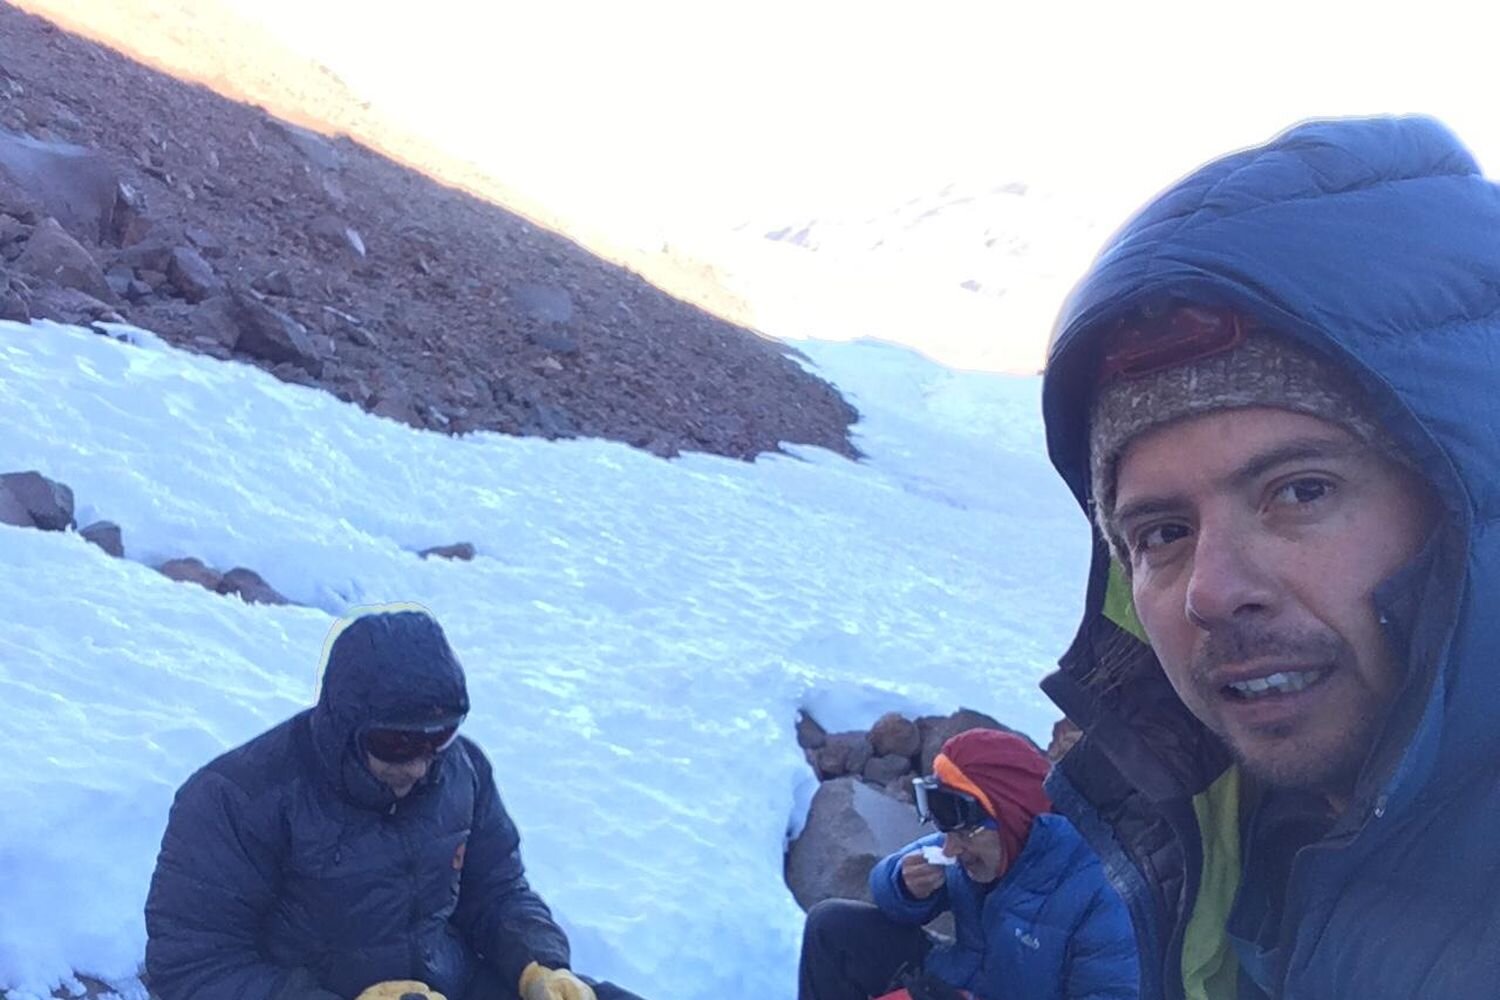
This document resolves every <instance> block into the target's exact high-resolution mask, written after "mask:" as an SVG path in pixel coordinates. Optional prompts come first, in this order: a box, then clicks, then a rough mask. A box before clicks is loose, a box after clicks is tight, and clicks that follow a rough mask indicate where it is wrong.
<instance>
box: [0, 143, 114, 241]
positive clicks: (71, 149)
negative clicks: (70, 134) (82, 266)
mask: <svg viewBox="0 0 1500 1000" xmlns="http://www.w3.org/2000/svg"><path fill="white" fill-rule="evenodd" d="M125 190H127V191H128V188H127V189H125ZM121 192H122V185H121V181H120V177H119V175H118V174H117V173H116V171H115V169H114V168H113V167H112V166H110V164H109V162H108V160H106V159H105V158H104V157H103V156H101V155H99V154H98V153H96V152H94V151H93V150H90V149H85V148H84V147H82V146H74V145H71V144H69V143H62V142H43V141H41V140H38V139H32V138H30V137H28V136H22V135H16V134H15V133H13V132H7V131H5V130H3V129H0V203H4V204H12V203H14V202H16V201H21V202H23V205H22V206H20V207H22V208H23V210H24V207H25V206H24V203H27V202H29V203H30V204H31V205H33V206H35V207H36V209H37V210H40V212H41V213H42V214H45V215H50V216H52V217H54V218H55V219H57V221H58V222H59V223H61V225H62V227H63V228H64V229H66V230H67V231H68V232H70V233H72V234H73V235H75V236H77V237H80V238H82V239H86V240H91V241H94V242H102V241H104V240H106V239H110V238H112V237H113V236H114V235H115V230H116V228H117V226H116V214H117V212H120V211H121V210H120V209H119V208H118V207H117V202H118V200H119V199H120V197H121ZM23 221H24V219H23Z"/></svg>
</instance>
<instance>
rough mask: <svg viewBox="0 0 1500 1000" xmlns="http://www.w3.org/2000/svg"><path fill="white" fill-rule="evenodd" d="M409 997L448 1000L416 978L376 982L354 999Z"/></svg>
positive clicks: (419, 999)
mask: <svg viewBox="0 0 1500 1000" xmlns="http://www.w3.org/2000/svg"><path fill="white" fill-rule="evenodd" d="M408 997H409V998H411V1000H448V998H447V997H445V996H443V995H442V994H441V993H439V992H438V991H437V990H435V989H432V988H431V987H430V986H428V985H427V984H426V983H419V982H417V981H416V980H415V979H388V980H386V981H385V982H383V983H376V984H375V985H374V986H371V987H370V988H369V989H367V990H365V991H364V992H363V993H361V994H360V995H359V996H357V997H355V998H354V1000H407V998H408Z"/></svg>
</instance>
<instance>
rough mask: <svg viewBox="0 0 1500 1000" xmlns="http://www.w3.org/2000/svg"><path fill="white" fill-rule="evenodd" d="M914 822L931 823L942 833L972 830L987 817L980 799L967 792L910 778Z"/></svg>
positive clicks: (926, 779) (924, 779)
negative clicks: (912, 793)
mask: <svg viewBox="0 0 1500 1000" xmlns="http://www.w3.org/2000/svg"><path fill="white" fill-rule="evenodd" d="M911 784H912V789H913V790H914V791H915V792H916V806H917V819H919V820H921V821H922V822H923V823H931V824H932V825H933V826H935V827H937V828H938V830H939V831H941V832H942V833H952V832H954V831H956V830H971V829H973V828H974V827H977V826H979V825H981V824H983V823H984V821H985V820H987V819H989V818H990V814H989V813H987V812H985V809H984V806H983V805H981V804H980V802H979V800H978V799H976V798H975V797H974V796H972V795H970V794H969V793H967V792H960V791H959V790H958V789H956V788H949V787H948V786H947V785H944V784H942V783H941V782H939V781H938V780H937V779H936V778H930V777H929V778H913V779H912V780H911Z"/></svg>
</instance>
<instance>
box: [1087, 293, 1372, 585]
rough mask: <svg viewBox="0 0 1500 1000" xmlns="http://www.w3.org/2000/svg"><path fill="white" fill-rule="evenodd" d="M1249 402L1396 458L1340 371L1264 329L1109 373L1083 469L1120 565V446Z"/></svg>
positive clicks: (1122, 549)
mask: <svg viewBox="0 0 1500 1000" xmlns="http://www.w3.org/2000/svg"><path fill="white" fill-rule="evenodd" d="M1180 308H1184V309H1191V308H1193V307H1191V306H1184V307H1180ZM1252 406H1267V407H1274V408H1275V409H1279V410H1290V411H1291V412H1293V413H1301V414H1305V415H1307V416H1310V417H1318V418H1319V419H1322V420H1326V421H1328V422H1329V423H1333V424H1337V425H1339V426H1340V427H1343V428H1344V429H1345V430H1347V431H1349V433H1351V434H1353V435H1354V436H1355V437H1356V438H1359V439H1360V440H1362V441H1365V442H1367V443H1369V444H1372V445H1376V446H1377V447H1380V448H1381V449H1382V450H1383V451H1385V452H1386V453H1387V454H1389V455H1391V456H1396V457H1399V452H1398V450H1397V449H1396V448H1395V446H1394V445H1393V444H1392V443H1390V442H1389V441H1388V440H1387V438H1386V436H1385V434H1384V432H1383V431H1381V429H1380V427H1379V425H1378V424H1377V423H1376V422H1375V420H1374V419H1373V418H1372V417H1371V416H1370V413H1369V409H1368V407H1367V405H1366V403H1365V400H1364V394H1363V392H1362V391H1361V390H1360V389H1359V387H1358V386H1356V385H1355V384H1354V383H1353V381H1352V380H1351V379H1350V377H1349V376H1348V375H1347V374H1345V373H1344V372H1343V371H1341V370H1340V369H1338V368H1336V367H1334V366H1333V365H1331V364H1329V363H1328V362H1327V361H1324V360H1321V359H1320V358H1317V357H1315V356H1314V355H1312V354H1310V353H1308V352H1307V351H1306V350H1303V349H1302V348H1300V347H1298V346H1297V345H1295V344H1293V343H1292V342H1291V341H1289V340H1288V339H1286V338H1285V337H1284V336H1282V335H1280V334H1277V333H1274V332H1271V331H1267V330H1264V329H1255V330H1253V332H1251V333H1249V334H1248V335H1247V336H1245V337H1244V339H1242V340H1240V341H1239V342H1238V343H1237V344H1236V345H1235V346H1233V347H1232V348H1230V349H1228V350H1224V351H1220V352H1219V353H1213V354H1208V355H1207V356H1203V357H1197V358H1194V359H1192V360H1188V361H1185V362H1184V363H1182V364H1179V365H1176V366H1173V367H1168V368H1164V369H1161V370H1159V371H1151V372H1149V373H1147V374H1144V375H1140V376H1137V377H1129V376H1116V377H1115V378H1113V380H1110V381H1106V382H1105V383H1104V384H1103V385H1101V386H1100V388H1099V390H1098V392H1097V394H1096V395H1095V397H1094V404H1093V412H1092V416H1091V420H1090V425H1089V466H1090V474H1091V477H1092V480H1093V496H1094V516H1095V519H1096V521H1097V523H1098V525H1099V530H1100V532H1102V533H1103V535H1104V537H1105V539H1106V540H1108V542H1109V545H1110V548H1111V550H1112V551H1113V552H1114V555H1115V558H1116V559H1118V560H1120V562H1121V563H1122V564H1123V565H1125V566H1127V567H1128V566H1129V562H1128V560H1127V559H1126V558H1125V546H1124V540H1123V539H1122V538H1120V537H1119V534H1118V532H1116V531H1115V530H1114V525H1113V523H1112V522H1113V519H1114V510H1115V487H1116V479H1117V474H1118V472H1119V463H1120V457H1121V456H1122V455H1123V454H1124V452H1125V449H1126V447H1127V446H1128V445H1129V444H1130V443H1131V442H1132V441H1133V440H1135V439H1136V438H1137V437H1139V436H1140V435H1142V434H1144V433H1145V432H1146V431H1149V430H1153V429H1155V428H1157V427H1161V426H1162V425H1164V424H1168V423H1171V422H1173V421H1175V420H1183V419H1186V418H1188V417H1196V416H1201V415H1202V414H1205V413H1212V412H1215V411H1218V410H1233V409H1241V408H1244V407H1252Z"/></svg>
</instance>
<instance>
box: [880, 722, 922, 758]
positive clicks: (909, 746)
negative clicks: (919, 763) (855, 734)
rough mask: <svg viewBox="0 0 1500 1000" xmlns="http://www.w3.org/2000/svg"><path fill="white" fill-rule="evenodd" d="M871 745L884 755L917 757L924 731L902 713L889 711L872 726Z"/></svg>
mask: <svg viewBox="0 0 1500 1000" xmlns="http://www.w3.org/2000/svg"><path fill="white" fill-rule="evenodd" d="M870 745H871V746H872V747H874V748H875V753H876V754H879V755H882V756H885V755H892V754H893V755H896V756H899V757H915V756H916V755H917V751H918V750H920V749H922V733H921V731H920V730H918V729H917V724H916V723H915V722H913V721H911V720H910V719H908V718H906V717H905V716H903V715H901V713H899V712H887V713H886V714H885V715H882V716H881V717H880V718H879V719H877V720H875V725H873V726H871V727H870Z"/></svg>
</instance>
